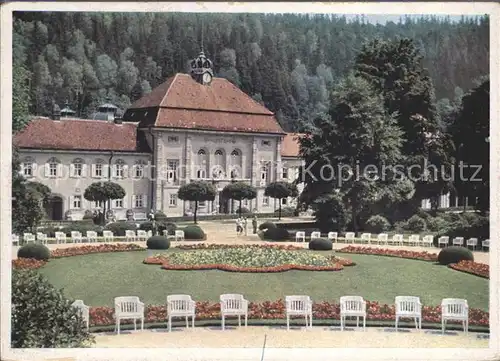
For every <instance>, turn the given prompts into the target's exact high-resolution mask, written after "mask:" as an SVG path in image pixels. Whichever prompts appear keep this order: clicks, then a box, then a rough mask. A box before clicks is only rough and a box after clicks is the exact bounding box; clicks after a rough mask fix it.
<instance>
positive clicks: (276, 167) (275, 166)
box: [273, 137, 283, 182]
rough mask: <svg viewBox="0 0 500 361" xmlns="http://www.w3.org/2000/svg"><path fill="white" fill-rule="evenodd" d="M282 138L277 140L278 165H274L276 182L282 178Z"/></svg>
mask: <svg viewBox="0 0 500 361" xmlns="http://www.w3.org/2000/svg"><path fill="white" fill-rule="evenodd" d="M281 139H282V138H281V137H280V138H278V139H277V141H276V164H275V165H274V168H275V169H274V172H273V173H274V181H275V182H277V181H278V180H279V179H280V178H281V176H280V172H281V171H282V169H281V167H282V166H283V165H282V162H281Z"/></svg>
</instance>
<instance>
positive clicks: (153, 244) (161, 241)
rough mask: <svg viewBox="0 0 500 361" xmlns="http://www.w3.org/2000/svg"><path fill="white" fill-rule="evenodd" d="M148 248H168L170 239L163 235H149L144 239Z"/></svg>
mask: <svg viewBox="0 0 500 361" xmlns="http://www.w3.org/2000/svg"><path fill="white" fill-rule="evenodd" d="M146 246H147V247H148V249H169V248H170V241H169V240H168V238H167V237H164V236H153V237H149V238H148V240H147V241H146Z"/></svg>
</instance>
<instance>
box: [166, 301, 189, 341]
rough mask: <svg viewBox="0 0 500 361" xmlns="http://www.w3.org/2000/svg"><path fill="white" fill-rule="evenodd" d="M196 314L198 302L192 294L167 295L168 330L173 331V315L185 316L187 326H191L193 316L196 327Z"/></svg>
mask: <svg viewBox="0 0 500 361" xmlns="http://www.w3.org/2000/svg"><path fill="white" fill-rule="evenodd" d="M195 314H196V302H194V301H193V300H192V299H191V296H189V295H170V296H167V317H168V332H170V331H172V317H184V318H185V319H186V328H189V317H191V319H192V321H191V322H192V327H193V328H194V318H195Z"/></svg>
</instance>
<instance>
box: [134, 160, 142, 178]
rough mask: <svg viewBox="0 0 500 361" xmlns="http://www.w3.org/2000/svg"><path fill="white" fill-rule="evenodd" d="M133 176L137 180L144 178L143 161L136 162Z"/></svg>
mask: <svg viewBox="0 0 500 361" xmlns="http://www.w3.org/2000/svg"><path fill="white" fill-rule="evenodd" d="M134 176H135V178H137V179H141V178H143V177H144V162H143V161H138V162H137V163H136V164H135V165H134Z"/></svg>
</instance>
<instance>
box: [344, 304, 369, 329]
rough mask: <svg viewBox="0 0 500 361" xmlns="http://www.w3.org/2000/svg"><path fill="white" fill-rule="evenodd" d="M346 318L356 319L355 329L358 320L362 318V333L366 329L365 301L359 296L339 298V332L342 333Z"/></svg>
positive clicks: (357, 325)
mask: <svg viewBox="0 0 500 361" xmlns="http://www.w3.org/2000/svg"><path fill="white" fill-rule="evenodd" d="M347 317H356V327H359V318H360V317H362V318H363V331H364V330H365V329H366V301H365V300H364V299H363V297H361V296H342V297H340V330H341V331H343V330H344V327H345V323H346V318H347Z"/></svg>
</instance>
